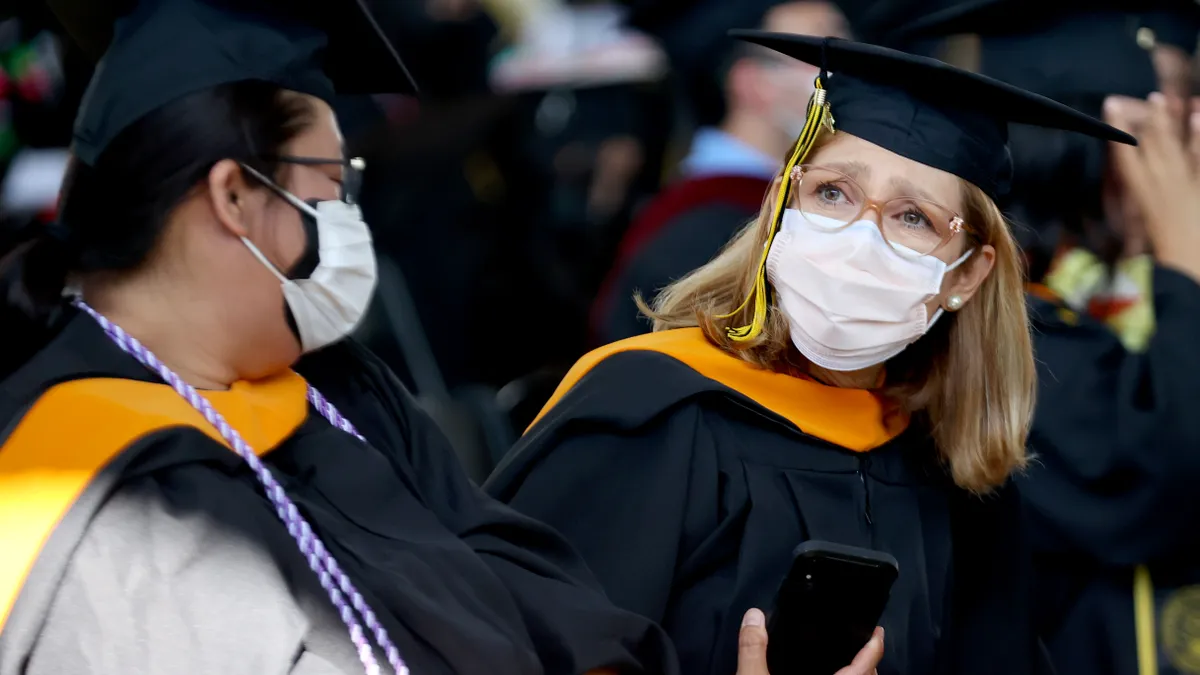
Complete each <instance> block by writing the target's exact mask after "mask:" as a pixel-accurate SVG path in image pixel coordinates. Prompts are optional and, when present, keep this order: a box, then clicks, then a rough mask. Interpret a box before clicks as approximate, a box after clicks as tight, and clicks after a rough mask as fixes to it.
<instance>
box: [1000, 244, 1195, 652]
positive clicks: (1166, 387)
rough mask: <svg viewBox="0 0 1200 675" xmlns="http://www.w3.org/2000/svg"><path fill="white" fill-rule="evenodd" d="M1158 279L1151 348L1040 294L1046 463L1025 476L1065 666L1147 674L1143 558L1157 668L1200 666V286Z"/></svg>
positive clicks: (1182, 279)
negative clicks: (1134, 346) (1128, 344)
mask: <svg viewBox="0 0 1200 675" xmlns="http://www.w3.org/2000/svg"><path fill="white" fill-rule="evenodd" d="M1152 288H1153V300H1154V314H1155V324H1156V327H1155V333H1154V337H1153V338H1152V339H1151V340H1150V343H1149V345H1148V347H1147V349H1146V351H1145V352H1144V353H1140V354H1138V353H1131V352H1128V351H1126V350H1125V348H1124V347H1123V346H1122V344H1121V342H1120V340H1119V339H1118V338H1117V336H1116V335H1115V334H1114V333H1113V332H1112V331H1111V330H1110V329H1109V328H1108V327H1107V326H1105V325H1103V324H1102V323H1100V322H1098V321H1095V320H1093V319H1091V318H1090V317H1087V316H1081V315H1077V314H1075V313H1074V312H1072V311H1070V310H1069V309H1066V308H1065V307H1064V306H1063V305H1062V303H1061V302H1059V301H1057V300H1056V299H1054V298H1053V297H1050V296H1048V295H1047V294H1046V293H1045V292H1041V293H1038V294H1031V297H1030V315H1031V318H1032V320H1033V325H1034V332H1033V334H1034V349H1035V352H1036V355H1037V361H1038V367H1039V374H1038V375H1039V377H1038V382H1039V391H1038V409H1037V414H1036V415H1035V416H1034V423H1033V429H1032V432H1031V434H1030V449H1031V450H1032V451H1033V452H1034V453H1036V455H1037V457H1038V460H1037V462H1035V463H1034V465H1033V466H1031V467H1030V469H1029V471H1028V472H1027V474H1026V475H1025V476H1024V477H1023V478H1022V479H1021V480H1020V483H1021V494H1022V497H1023V501H1024V504H1025V508H1026V511H1027V512H1028V521H1029V526H1030V534H1031V538H1032V539H1031V541H1032V544H1033V547H1034V550H1035V556H1036V557H1035V561H1036V564H1037V571H1038V580H1039V586H1040V587H1041V591H1042V592H1040V593H1039V598H1040V600H1041V602H1040V603H1039V605H1040V611H1039V613H1040V614H1041V621H1042V623H1043V626H1044V628H1043V635H1044V636H1045V638H1046V641H1047V645H1048V646H1049V647H1050V649H1051V651H1052V652H1053V654H1054V657H1055V663H1056V665H1057V666H1058V669H1059V671H1060V672H1063V673H1068V674H1069V673H1076V672H1078V673H1088V674H1089V675H1104V674H1107V673H1112V674H1114V675H1130V674H1132V673H1136V672H1138V670H1137V668H1138V666H1137V663H1138V657H1137V653H1136V647H1135V645H1136V640H1135V634H1134V630H1135V628H1134V626H1135V624H1134V606H1135V602H1134V583H1133V579H1134V570H1135V567H1136V566H1137V565H1141V564H1145V565H1146V566H1147V569H1148V570H1149V572H1150V578H1151V581H1152V583H1153V586H1154V588H1155V593H1154V595H1155V603H1154V605H1155V611H1154V612H1153V616H1152V617H1150V619H1151V621H1152V622H1154V623H1155V624H1156V628H1157V630H1156V631H1155V632H1156V641H1155V642H1156V645H1157V648H1158V651H1159V659H1158V661H1159V667H1160V672H1162V673H1200V650H1197V649H1194V648H1193V646H1192V645H1193V644H1196V641H1198V640H1200V585H1197V584H1200V535H1198V534H1197V530H1196V524H1197V523H1200V498H1197V493H1196V486H1197V485H1198V484H1200V416H1197V414H1196V403H1197V400H1200V384H1198V383H1200V350H1198V349H1197V338H1198V336H1200V285H1197V283H1196V282H1195V281H1193V280H1192V279H1190V278H1188V277H1186V276H1184V275H1182V274H1179V273H1177V272H1174V271H1172V270H1168V269H1164V268H1157V269H1155V271H1154V276H1153V281H1152ZM1035 290H1036V289H1035Z"/></svg>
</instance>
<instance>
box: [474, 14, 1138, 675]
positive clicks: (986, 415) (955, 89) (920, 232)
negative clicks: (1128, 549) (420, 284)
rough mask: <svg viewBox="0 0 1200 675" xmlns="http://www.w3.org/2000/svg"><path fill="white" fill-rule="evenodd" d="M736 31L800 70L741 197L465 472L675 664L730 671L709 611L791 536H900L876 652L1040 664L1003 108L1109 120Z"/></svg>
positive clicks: (731, 613) (904, 665)
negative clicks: (667, 638) (771, 169)
mask: <svg viewBox="0 0 1200 675" xmlns="http://www.w3.org/2000/svg"><path fill="white" fill-rule="evenodd" d="M737 35H738V36H739V37H741V38H743V39H746V40H749V41H750V42H753V43H757V44H759V45H762V46H765V47H769V48H772V49H775V50H777V51H780V52H782V53H784V54H787V55H790V56H793V57H795V58H798V59H800V60H802V61H805V62H807V63H811V64H813V65H817V66H818V67H820V68H821V73H822V74H821V75H820V76H819V80H818V92H817V93H816V94H815V95H814V97H813V99H812V101H811V102H810V104H809V107H808V124H807V125H806V127H805V129H804V132H803V133H802V135H801V136H800V138H799V139H798V140H797V142H796V145H795V147H794V149H793V151H792V152H791V153H790V155H789V156H788V158H787V161H786V163H785V164H784V165H783V168H782V171H781V176H780V178H779V179H777V183H776V186H775V188H773V190H772V191H771V192H770V193H769V194H768V195H767V200H766V204H765V205H764V208H763V211H762V213H761V215H760V217H759V218H758V219H757V220H756V221H754V222H752V223H750V224H749V225H748V226H747V227H746V229H745V230H743V232H742V233H741V234H740V235H738V236H737V237H736V238H735V239H734V240H733V241H732V242H731V243H730V244H729V245H728V247H727V248H726V249H725V250H724V252H722V253H721V254H720V255H719V256H718V257H717V258H715V259H714V260H713V261H712V262H710V263H709V264H707V265H706V266H704V267H702V268H700V269H698V270H696V271H695V272H693V273H692V274H691V275H690V276H688V277H685V278H684V279H682V280H680V281H678V282H677V283H676V284H674V285H673V286H670V287H668V288H667V289H666V290H664V291H663V293H662V294H661V295H659V296H658V298H657V299H656V300H655V302H654V305H653V307H652V308H647V309H646V313H647V314H648V315H649V316H650V317H652V318H653V319H654V321H655V329H656V331H657V332H655V333H653V334H651V335H649V336H643V337H639V338H634V339H631V340H627V341H624V342H618V343H615V344H613V345H610V346H608V347H605V348H602V349H600V350H598V351H596V352H593V353H591V354H589V355H587V356H585V357H584V358H583V359H582V360H581V361H580V362H579V363H578V364H577V365H576V366H575V368H574V369H573V370H572V371H571V372H570V373H569V374H568V376H567V378H566V380H565V381H564V382H563V383H562V385H561V386H560V387H559V389H558V391H557V392H556V393H555V396H554V397H553V398H552V400H551V402H550V403H549V404H547V406H546V408H545V409H544V410H543V412H542V414H541V416H540V418H539V419H538V420H537V421H536V422H535V423H534V425H533V426H532V427H531V428H530V429H529V430H528V431H527V432H526V434H525V436H524V438H523V439H522V441H521V442H520V443H519V444H518V446H517V448H516V449H514V451H513V453H512V455H511V456H510V458H509V459H508V460H507V461H506V462H505V463H504V464H502V465H501V466H500V467H499V468H498V470H497V472H496V473H495V475H494V476H493V477H492V478H491V479H490V480H489V482H488V484H487V485H486V486H485V487H486V489H488V490H489V491H490V492H491V493H492V494H494V495H496V496H498V497H499V498H501V499H503V500H504V501H506V502H508V503H510V504H511V505H513V506H515V507H517V509H518V510H521V511H523V512H525V513H528V514H530V515H533V516H535V517H538V518H541V519H544V520H545V521H546V522H548V523H550V524H551V525H553V526H555V527H556V528H557V529H559V530H560V531H562V532H563V533H564V534H566V535H567V538H568V539H570V540H571V542H572V543H573V544H574V545H575V546H576V548H578V549H579V550H580V551H581V552H582V553H583V554H584V557H585V559H586V560H587V562H588V564H589V566H590V567H591V568H592V570H593V571H594V572H595V573H596V575H597V576H598V577H599V579H600V582H601V583H602V584H603V585H604V587H605V589H606V591H607V592H608V595H609V597H610V598H612V599H613V600H614V601H615V602H616V603H617V604H618V605H620V606H623V607H625V608H628V609H632V610H635V611H637V612H639V613H641V614H643V615H645V616H647V617H650V618H652V619H655V620H656V621H659V622H660V623H661V624H662V625H663V626H664V627H665V628H666V629H667V630H668V632H669V633H670V634H671V635H672V638H673V639H674V641H675V645H676V648H677V650H678V652H679V656H680V661H681V665H682V666H683V669H684V671H685V672H689V673H730V672H732V671H733V663H734V658H735V654H736V646H735V644H734V643H733V640H734V638H733V628H735V627H736V626H737V623H738V622H739V621H741V619H742V616H743V613H744V612H745V611H746V610H747V609H748V608H752V607H766V606H769V604H770V603H771V601H772V599H773V596H774V593H775V591H776V589H777V588H778V585H779V583H780V581H781V580H782V579H783V577H784V575H785V573H786V572H787V570H788V568H789V566H790V564H791V558H792V551H793V549H795V547H796V546H797V545H798V544H800V543H801V542H803V541H806V540H824V541H831V542H836V543H841V544H849V545H855V546H860V547H866V548H873V549H878V550H882V551H886V552H888V553H890V554H891V555H892V556H894V557H895V558H896V559H897V560H898V562H899V566H900V576H899V579H898V580H897V582H896V584H895V585H894V586H893V588H892V592H891V597H890V600H889V603H888V606H887V609H886V610H885V612H884V615H883V619H882V627H883V628H884V629H885V630H886V634H887V638H886V639H887V654H886V655H885V656H884V659H883V662H882V663H881V665H880V667H879V672H880V673H890V674H899V673H910V674H911V673H922V674H925V673H972V675H979V674H988V673H994V674H995V675H1015V674H1020V673H1031V672H1037V669H1038V668H1039V667H1042V666H1043V665H1044V661H1043V660H1042V657H1041V651H1040V649H1039V647H1038V646H1037V641H1036V639H1035V637H1034V634H1033V633H1034V631H1033V628H1032V622H1031V617H1030V598H1029V588H1028V581H1029V568H1028V556H1027V554H1026V553H1025V551H1024V548H1023V546H1022V542H1021V537H1020V532H1019V517H1018V510H1017V501H1016V498H1015V495H1014V494H1013V492H1012V489H1011V487H1010V486H1009V484H1008V483H1007V479H1008V477H1009V476H1010V475H1011V474H1012V473H1013V472H1014V471H1017V470H1018V469H1020V468H1021V467H1022V466H1023V465H1024V464H1025V462H1026V457H1025V450H1024V448H1025V435H1026V431H1027V429H1028V426H1029V420H1030V415H1031V411H1032V407H1033V393H1034V384H1035V383H1034V379H1035V377H1034V363H1033V357H1032V354H1031V350H1030V337H1029V332H1028V327H1027V317H1026V313H1025V304H1024V290H1023V280H1022V274H1021V267H1020V262H1019V260H1020V258H1019V252H1018V250H1017V248H1016V245H1015V243H1014V241H1013V237H1012V234H1011V233H1010V231H1009V228H1008V227H1007V225H1006V223H1005V221H1004V219H1003V218H1002V216H1001V214H1000V212H999V211H998V209H997V207H996V205H995V203H994V200H995V198H996V197H997V196H998V195H999V194H1001V193H1002V192H1003V191H1004V189H1005V187H1006V185H1007V183H1008V180H1009V172H1010V170H1011V166H1010V159H1009V156H1008V153H1007V150H1006V147H1005V142H1006V138H1007V124H1008V123H1009V122H1020V123H1028V124H1037V125H1042V126H1050V127H1057V128H1062V129H1067V130H1071V131H1077V132H1081V133H1085V134H1090V135H1094V136H1099V137H1102V138H1106V139H1109V140H1114V141H1119V142H1132V138H1130V137H1129V136H1127V135H1125V134H1123V133H1121V132H1119V131H1117V130H1115V129H1112V128H1111V127H1108V126H1107V125H1105V124H1103V123H1101V122H1098V121H1096V120H1094V119H1092V118H1090V117H1087V116H1085V115H1082V114H1080V113H1078V112H1076V111H1074V110H1072V109H1070V108H1068V107H1066V106H1063V105H1060V104H1057V103H1055V102H1053V101H1050V100H1048V99H1045V98H1042V97H1040V96H1037V95H1034V94H1030V93H1028V92H1025V91H1022V90H1020V89H1016V88H1014V87H1010V86H1007V85H1004V84H1002V83H1000V82H997V81H995V80H989V79H986V78H982V77H979V76H976V75H973V74H971V73H968V72H965V71H962V70H958V69H955V68H951V67H950V66H947V65H945V64H943V63H941V62H939V61H935V60H932V59H925V58H919V57H914V56H911V55H908V54H904V53H901V52H896V51H893V50H889V49H884V48H881V47H876V46H872V45H865V44H859V43H853V42H846V41H842V40H837V39H829V38H826V39H820V38H810V37H801V36H791V35H779V34H767V33H759V32H742V31H739V32H738V33H737ZM776 675H779V674H776Z"/></svg>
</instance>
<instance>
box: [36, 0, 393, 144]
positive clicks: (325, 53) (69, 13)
mask: <svg viewBox="0 0 1200 675" xmlns="http://www.w3.org/2000/svg"><path fill="white" fill-rule="evenodd" d="M364 2H365V0H324V1H322V0H138V1H136V2H129V1H128V0H124V1H123V0H50V5H51V8H52V9H53V10H54V11H55V13H56V15H57V16H58V18H59V20H60V21H61V22H62V24H63V27H64V28H65V29H66V31H67V33H68V34H69V35H71V37H72V38H73V39H74V40H75V41H76V42H78V43H79V45H80V47H81V48H82V49H83V50H84V51H85V52H87V53H88V54H89V55H91V56H92V57H93V58H99V63H98V64H97V66H96V71H95V73H94V75H93V76H92V81H91V83H90V84H89V85H88V90H87V92H86V94H85V95H84V98H83V102H82V103H81V105H80V110H79V114H78V117H77V118H76V123H75V142H74V147H73V150H74V153H75V155H76V157H77V158H78V159H79V161H81V162H83V163H84V164H93V163H94V162H95V161H96V159H97V158H98V157H99V155H100V153H101V152H102V151H103V150H104V148H105V147H107V146H108V144H109V143H110V142H111V141H112V140H113V139H114V138H115V137H116V136H117V134H119V133H120V132H121V131H122V130H123V129H125V128H126V127H128V126H129V125H130V124H132V123H133V122H135V121H137V120H138V119H140V118H141V117H142V116H144V115H146V114H147V113H149V112H151V111H153V110H156V109H157V108H159V107H161V106H163V105H165V104H167V103H170V102H171V101H174V100H177V99H179V98H181V97H183V96H186V95H188V94H191V93H195V92H197V91H201V90H203V89H207V88H209V87H215V86H218V85H221V84H228V83H231V82H239V81H244V80H262V81H266V82H271V83H274V84H277V85H279V86H281V87H283V88H285V89H292V90H295V91H300V92H303V93H306V94H311V95H314V96H318V97H320V98H322V99H325V100H331V99H332V97H333V95H334V94H335V93H337V94H368V93H383V92H398V93H408V92H413V91H415V86H414V84H413V82H412V79H411V78H410V77H409V74H408V71H407V70H406V69H405V67H404V64H403V63H402V62H401V61H400V58H399V56H398V55H397V54H396V51H395V49H394V48H393V47H392V45H391V43H390V42H389V41H388V40H387V38H386V37H385V36H384V35H383V33H382V31H381V30H380V28H379V26H378V24H376V22H375V20H374V18H373V17H372V16H371V14H370V12H369V11H368V10H367V8H366V6H365V4H364Z"/></svg>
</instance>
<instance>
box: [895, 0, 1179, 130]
mask: <svg viewBox="0 0 1200 675" xmlns="http://www.w3.org/2000/svg"><path fill="white" fill-rule="evenodd" d="M1121 4H1122V3H1117V2H1111V1H1110V2H1101V3H1100V4H1097V5H1094V6H1092V5H1088V6H1081V5H1079V3H1078V2H1075V3H1070V2H1063V0H1059V3H1058V4H1051V5H1050V6H1048V7H1038V8H1037V9H1036V11H1035V9H1034V7H1033V6H1032V0H970V1H969V2H964V3H960V4H957V5H954V6H951V7H948V8H946V9H944V10H942V11H939V12H935V13H933V14H930V15H928V16H926V17H923V18H921V19H918V20H917V21H915V22H913V23H911V24H909V25H908V26H905V27H902V28H900V29H898V30H896V31H895V32H894V33H893V36H892V37H893V39H894V40H911V39H920V38H925V37H948V36H951V35H963V34H973V35H976V36H978V38H979V42H978V44H979V63H978V70H979V72H981V73H983V74H985V75H988V76H991V77H995V78H997V79H999V80H1003V81H1005V82H1008V83H1010V84H1014V85H1017V86H1019V87H1022V88H1025V89H1030V90H1032V91H1036V92H1038V93H1040V94H1044V95H1046V96H1050V97H1053V98H1056V99H1059V100H1063V101H1069V102H1071V103H1072V105H1074V106H1075V107H1077V108H1079V109H1081V110H1082V111H1084V112H1087V113H1088V114H1092V115H1098V114H1100V108H1101V104H1102V102H1103V100H1104V98H1105V97H1107V96H1110V95H1113V94H1119V95H1123V96H1131V97H1134V98H1145V97H1146V96H1147V95H1148V94H1150V92H1152V91H1154V90H1155V88H1156V87H1157V83H1158V78H1157V75H1156V73H1155V70H1154V64H1153V62H1152V61H1151V57H1150V51H1149V50H1150V49H1152V48H1153V47H1154V46H1155V45H1156V44H1161V43H1167V44H1174V45H1176V46H1180V47H1182V48H1185V49H1186V50H1187V51H1188V52H1191V51H1194V49H1195V43H1196V37H1197V33H1198V31H1200V5H1197V4H1196V3H1195V2H1192V1H1191V0H1169V1H1168V0H1147V1H1146V2H1143V3H1142V4H1141V6H1140V7H1138V8H1137V9H1136V10H1131V9H1129V8H1126V7H1123V6H1121ZM1016 17H1020V20H1017V19H1016ZM1189 44H1190V46H1189Z"/></svg>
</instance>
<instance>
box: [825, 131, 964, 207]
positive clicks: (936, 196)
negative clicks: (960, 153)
mask: <svg viewBox="0 0 1200 675" xmlns="http://www.w3.org/2000/svg"><path fill="white" fill-rule="evenodd" d="M806 163H808V164H815V165H820V166H829V167H832V168H842V169H843V170H844V169H845V168H853V171H845V172H846V173H853V174H854V175H853V176H852V177H853V178H854V179H855V180H856V181H857V182H858V183H860V184H862V186H863V188H865V189H866V190H867V191H869V192H871V193H872V196H874V197H876V198H884V197H894V196H901V195H898V194H892V193H891V192H893V191H894V190H893V188H894V187H895V186H898V185H899V186H904V185H911V186H912V187H913V188H914V192H916V194H913V195H904V196H924V197H926V198H928V199H930V200H932V201H935V202H937V203H939V204H941V205H942V206H945V207H946V208H949V209H951V210H953V211H956V212H961V210H962V190H961V185H960V182H959V179H958V177H957V176H955V175H954V174H951V173H949V172H946V171H942V170H941V169H935V168H933V167H931V166H926V165H924V164H921V163H920V162H916V161H913V160H911V159H909V158H907V157H903V156H901V155H898V154H896V153H894V152H892V151H891V150H887V149H885V148H881V147H879V146H878V145H875V144H874V143H871V142H869V141H864V140H863V139H861V138H858V137H856V136H851V135H850V134H847V133H846V132H844V131H839V132H837V133H836V134H835V135H834V137H833V139H832V140H831V141H829V142H828V143H826V144H825V145H824V146H822V147H821V148H820V149H819V150H817V151H816V152H815V153H813V154H812V155H810V156H809V157H808V159H807V160H806ZM922 193H923V194H922Z"/></svg>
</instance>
